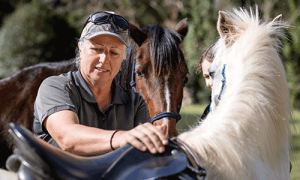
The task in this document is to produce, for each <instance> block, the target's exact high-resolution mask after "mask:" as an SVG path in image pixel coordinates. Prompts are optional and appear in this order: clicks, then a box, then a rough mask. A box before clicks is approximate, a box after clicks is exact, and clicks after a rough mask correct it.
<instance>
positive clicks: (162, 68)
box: [141, 25, 182, 76]
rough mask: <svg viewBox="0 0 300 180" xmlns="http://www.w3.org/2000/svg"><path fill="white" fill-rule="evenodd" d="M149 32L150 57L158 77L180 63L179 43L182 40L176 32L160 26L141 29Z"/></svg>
mask: <svg viewBox="0 0 300 180" xmlns="http://www.w3.org/2000/svg"><path fill="white" fill-rule="evenodd" d="M141 30H142V31H148V38H149V39H150V41H149V42H150V56H151V59H152V60H154V62H153V63H154V64H155V70H156V75H157V76H159V75H160V74H165V73H167V72H170V70H171V69H172V68H174V67H176V65H177V64H178V63H179V60H180V59H179V58H178V57H179V52H181V51H180V48H179V43H180V42H181V41H182V38H181V37H180V35H179V34H178V33H176V32H175V31H172V30H169V29H166V28H162V27H160V26H158V25H152V26H148V27H146V28H143V29H141Z"/></svg>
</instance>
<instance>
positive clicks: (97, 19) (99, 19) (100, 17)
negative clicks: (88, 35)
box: [91, 12, 109, 23]
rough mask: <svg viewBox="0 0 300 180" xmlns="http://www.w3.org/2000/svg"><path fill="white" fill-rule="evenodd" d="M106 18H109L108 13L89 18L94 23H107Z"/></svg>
mask: <svg viewBox="0 0 300 180" xmlns="http://www.w3.org/2000/svg"><path fill="white" fill-rule="evenodd" d="M108 18H109V14H108V13H105V12H100V13H96V14H93V15H92V17H91V21H92V22H94V23H97V22H103V21H107V20H108Z"/></svg>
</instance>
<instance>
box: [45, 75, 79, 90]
mask: <svg viewBox="0 0 300 180" xmlns="http://www.w3.org/2000/svg"><path fill="white" fill-rule="evenodd" d="M73 73H74V72H68V73H64V74H60V75H58V76H50V77H48V78H46V79H45V80H44V81H43V82H42V84H41V87H43V86H46V87H56V88H59V87H61V88H64V87H66V86H69V85H70V84H71V85H72V84H73V83H72V81H73V80H72V79H73V78H72V76H73Z"/></svg>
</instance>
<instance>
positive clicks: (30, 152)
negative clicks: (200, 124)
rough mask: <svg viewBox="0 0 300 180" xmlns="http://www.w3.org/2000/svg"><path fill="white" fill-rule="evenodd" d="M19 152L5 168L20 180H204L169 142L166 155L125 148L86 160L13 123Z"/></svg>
mask: <svg viewBox="0 0 300 180" xmlns="http://www.w3.org/2000/svg"><path fill="white" fill-rule="evenodd" d="M9 125H10V129H9V131H10V133H11V135H12V136H13V137H14V139H15V141H16V149H15V150H14V154H13V155H11V156H10V157H9V158H8V160H7V162H6V166H7V168H8V169H9V170H10V171H15V172H17V173H18V176H19V179H20V180H23V179H24V180H25V179H26V180H31V179H33V180H45V179H46V180H48V179H49V180H50V179H51V180H52V179H55V180H61V179H79V180H81V179H82V180H90V179H93V180H95V179H103V180H105V179H109V180H111V179H122V180H124V179H129V180H134V179H187V180H188V179H204V178H205V175H206V174H205V170H204V169H201V168H200V169H197V168H194V167H193V166H192V165H191V162H190V160H189V159H188V158H187V156H186V154H185V152H184V151H183V149H182V148H180V146H179V145H178V144H177V143H176V142H174V141H172V140H169V144H168V145H167V146H166V151H165V152H164V153H163V154H156V155H153V154H151V153H150V152H149V151H147V152H141V151H139V150H137V149H135V148H134V147H133V146H131V145H126V146H124V147H122V148H119V149H118V150H115V151H113V152H110V153H108V154H106V155H99V156H92V157H83V156H77V155H73V154H71V153H68V152H65V151H62V150H60V149H58V148H56V147H54V146H52V145H50V144H48V143H47V142H45V141H43V140H41V139H39V138H37V137H36V136H34V135H33V134H32V132H30V131H29V130H27V129H26V128H24V127H22V126H17V125H15V124H13V123H10V124H9Z"/></svg>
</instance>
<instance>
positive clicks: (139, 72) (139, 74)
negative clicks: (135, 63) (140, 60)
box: [136, 70, 144, 77]
mask: <svg viewBox="0 0 300 180" xmlns="http://www.w3.org/2000/svg"><path fill="white" fill-rule="evenodd" d="M136 74H137V75H138V76H139V77H144V75H143V74H142V72H141V71H140V70H137V71H136Z"/></svg>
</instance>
